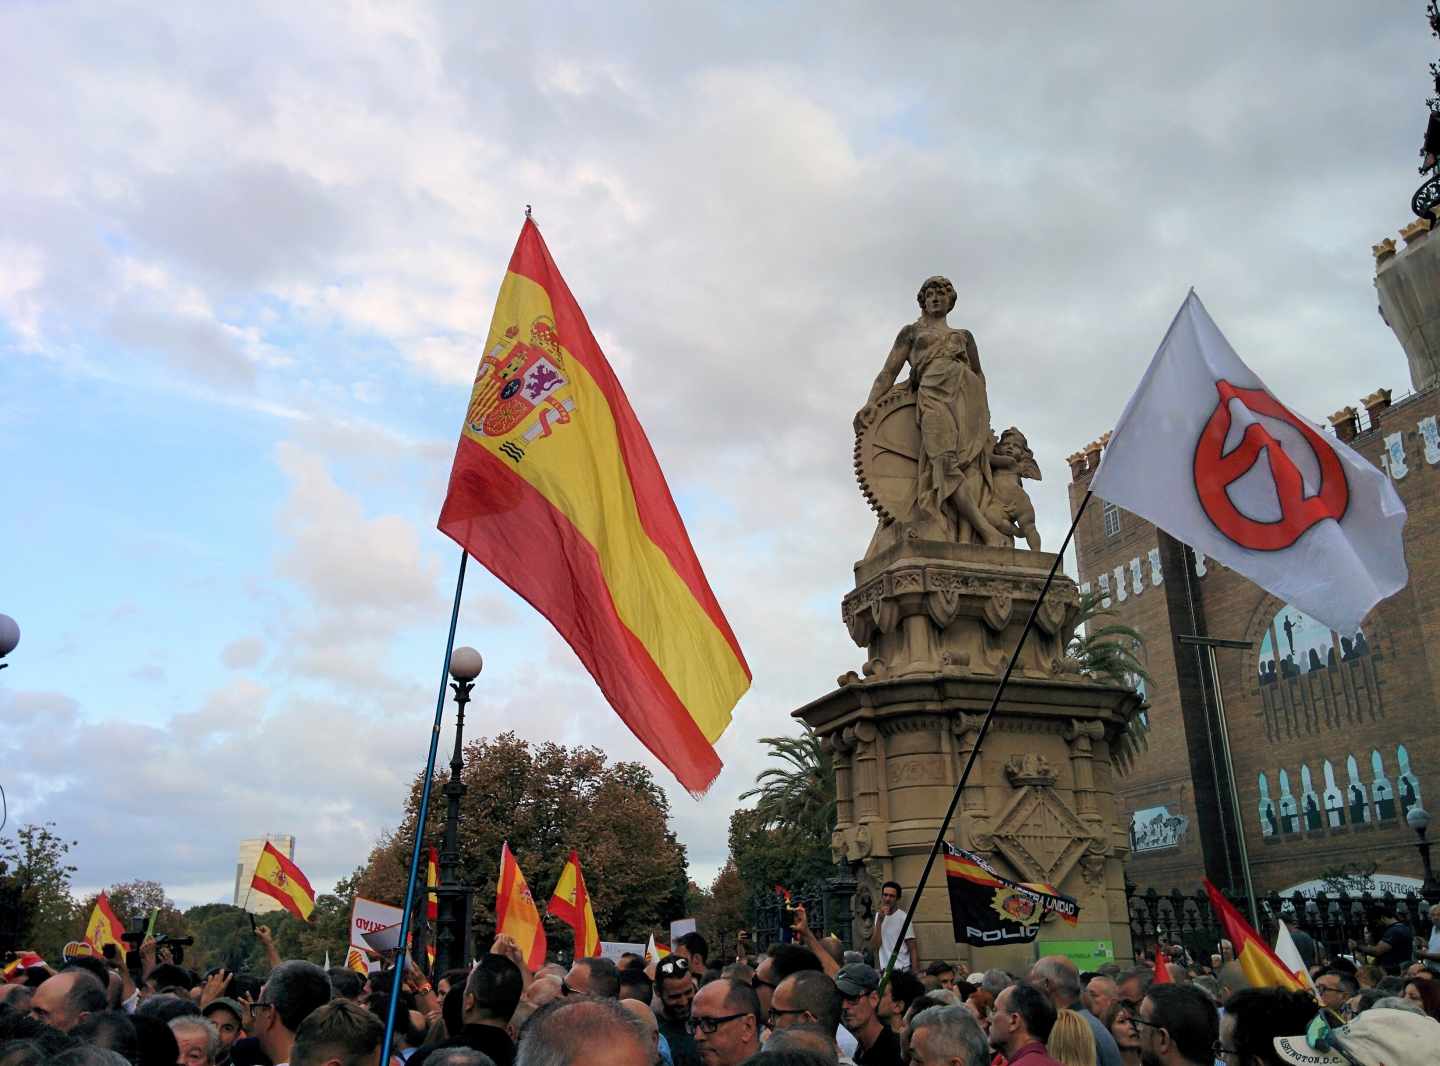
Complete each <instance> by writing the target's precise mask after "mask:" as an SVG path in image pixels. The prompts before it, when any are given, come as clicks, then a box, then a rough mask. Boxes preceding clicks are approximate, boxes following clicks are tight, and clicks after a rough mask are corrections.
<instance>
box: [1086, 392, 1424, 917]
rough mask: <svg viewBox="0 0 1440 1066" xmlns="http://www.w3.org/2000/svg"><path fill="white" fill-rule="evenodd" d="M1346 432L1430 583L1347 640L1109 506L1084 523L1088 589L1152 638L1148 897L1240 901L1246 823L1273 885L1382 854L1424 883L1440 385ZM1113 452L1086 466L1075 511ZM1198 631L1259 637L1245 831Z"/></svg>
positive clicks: (1395, 868) (1245, 776) (1144, 759)
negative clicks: (1381, 480) (1380, 475)
mask: <svg viewBox="0 0 1440 1066" xmlns="http://www.w3.org/2000/svg"><path fill="white" fill-rule="evenodd" d="M1331 422H1332V426H1333V427H1334V431H1335V432H1336V433H1337V435H1338V436H1340V437H1341V438H1342V439H1346V440H1348V441H1349V442H1350V443H1351V445H1352V446H1353V447H1354V448H1356V449H1357V450H1358V451H1359V452H1360V453H1361V454H1362V455H1364V456H1365V457H1366V458H1368V459H1370V460H1371V461H1372V462H1374V463H1375V464H1376V465H1377V466H1379V467H1381V468H1382V469H1384V470H1385V471H1386V472H1387V473H1388V474H1389V475H1390V477H1391V478H1392V479H1393V481H1394V483H1395V487H1396V488H1397V490H1398V491H1399V493H1400V497H1401V499H1403V500H1404V502H1405V506H1406V508H1407V509H1408V511H1409V520H1408V521H1407V523H1406V525H1405V551H1406V558H1407V560H1408V563H1409V569H1410V583H1409V585H1408V586H1407V587H1406V588H1405V589H1403V590H1402V591H1401V592H1399V593H1397V594H1395V595H1394V596H1392V597H1390V598H1389V599H1387V600H1385V601H1384V602H1383V603H1381V604H1380V605H1379V606H1378V607H1376V609H1375V610H1374V611H1372V612H1371V613H1370V615H1369V616H1368V617H1367V618H1366V619H1365V621H1364V623H1363V625H1362V627H1361V629H1360V630H1359V631H1358V632H1356V633H1334V632H1331V631H1330V630H1329V629H1328V628H1326V627H1324V626H1323V625H1321V624H1320V623H1319V622H1316V621H1315V620H1314V619H1311V618H1310V617H1309V616H1307V615H1305V614H1303V613H1302V612H1300V611H1298V610H1296V609H1295V608H1293V607H1291V606H1289V605H1287V604H1285V603H1284V602H1282V601H1281V600H1280V599H1278V598H1276V597H1275V596H1272V595H1270V594H1269V593H1267V592H1265V591H1264V590H1263V589H1261V588H1260V587H1258V586H1257V585H1254V584H1252V583H1251V582H1250V581H1248V580H1246V579H1245V578H1243V577H1240V576H1239V575H1238V574H1235V573H1234V572H1232V571H1230V570H1228V569H1226V568H1225V567H1222V566H1220V565H1219V564H1217V563H1216V562H1214V560H1210V559H1206V558H1205V557H1204V556H1199V557H1197V556H1196V554H1195V553H1194V552H1193V551H1192V550H1191V549H1189V548H1188V547H1186V546H1184V545H1182V544H1180V543H1179V542H1177V541H1176V540H1174V539H1173V538H1171V537H1170V536H1168V535H1167V534H1165V533H1164V532H1162V531H1160V530H1158V529H1156V527H1155V526H1153V525H1151V524H1150V523H1148V522H1146V521H1144V520H1143V519H1141V518H1138V517H1137V516H1135V515H1133V514H1130V513H1129V512H1127V511H1122V510H1119V509H1117V508H1115V507H1114V506H1113V505H1111V504H1108V503H1106V502H1104V501H1102V500H1100V499H1099V498H1098V497H1096V498H1094V499H1092V500H1091V502H1090V505H1089V506H1088V507H1087V509H1086V512H1085V515H1084V518H1083V520H1082V521H1081V523H1080V527H1079V528H1078V529H1077V530H1076V534H1075V544H1076V550H1077V554H1078V565H1079V573H1080V581H1081V582H1082V587H1084V586H1089V587H1091V588H1094V589H1096V590H1098V591H1100V592H1101V593H1102V594H1103V595H1105V596H1107V597H1108V599H1109V601H1110V605H1111V606H1112V607H1113V609H1114V610H1115V612H1116V616H1117V618H1116V620H1118V621H1121V622H1124V623H1126V624H1128V625H1131V626H1133V627H1134V628H1135V629H1137V630H1138V631H1139V632H1140V633H1142V634H1143V635H1144V637H1145V641H1146V645H1145V649H1144V651H1143V653H1142V656H1143V658H1144V660H1145V662H1146V666H1147V671H1148V672H1149V674H1150V675H1151V678H1152V681H1151V683H1150V684H1149V685H1148V686H1147V693H1146V694H1147V696H1148V699H1149V702H1150V709H1149V711H1148V712H1147V714H1148V721H1149V726H1150V731H1149V750H1148V751H1147V752H1145V753H1144V754H1143V755H1142V756H1141V757H1140V758H1139V760H1138V762H1137V765H1136V766H1135V768H1134V770H1133V771H1132V772H1131V773H1130V774H1129V775H1128V776H1127V777H1126V778H1125V779H1124V780H1123V781H1122V782H1121V784H1120V787H1119V789H1117V794H1116V799H1117V802H1118V804H1119V805H1120V808H1121V817H1122V818H1124V819H1126V820H1127V821H1128V822H1129V823H1130V833H1131V847H1132V854H1131V858H1130V860H1129V863H1128V865H1127V875H1128V877H1129V879H1130V880H1131V881H1132V882H1134V884H1135V885H1136V886H1137V887H1138V888H1139V889H1140V890H1142V891H1143V890H1145V889H1148V888H1152V887H1153V888H1155V889H1157V890H1159V891H1162V892H1168V891H1169V890H1171V889H1173V888H1180V889H1182V890H1185V891H1191V890H1193V889H1194V888H1195V887H1196V886H1197V885H1198V883H1199V881H1200V878H1201V876H1202V875H1206V876H1209V877H1210V879H1211V880H1212V881H1214V882H1215V883H1216V884H1218V885H1220V886H1222V887H1228V888H1230V889H1232V890H1235V891H1240V890H1241V888H1242V882H1241V877H1240V864H1239V846H1238V833H1237V831H1238V829H1239V828H1240V827H1243V830H1244V834H1245V842H1246V844H1247V845H1248V850H1249V855H1250V865H1251V870H1252V874H1253V877H1254V881H1255V888H1256V891H1257V892H1270V891H1277V890H1281V889H1287V888H1290V886H1294V885H1297V884H1301V883H1303V882H1306V881H1310V880H1312V879H1316V878H1320V877H1322V876H1323V875H1326V874H1329V873H1333V872H1336V871H1339V870H1341V869H1344V868H1347V867H1348V868H1350V869H1352V870H1353V869H1355V868H1356V867H1365V866H1368V865H1369V864H1372V863H1373V864H1374V865H1375V866H1376V876H1377V878H1379V879H1380V880H1381V883H1382V887H1383V885H1384V883H1385V882H1386V880H1387V879H1389V880H1390V881H1391V882H1392V884H1391V887H1393V888H1394V889H1395V890H1396V891H1401V892H1403V891H1404V890H1405V887H1410V886H1408V885H1404V883H1403V882H1400V883H1396V882H1393V879H1394V878H1395V877H1402V878H1414V879H1417V883H1418V878H1419V877H1420V876H1421V869H1420V860H1419V857H1418V855H1417V853H1416V848H1415V843H1416V838H1415V833H1414V831H1413V830H1411V829H1410V828H1409V827H1408V825H1407V824H1406V822H1405V812H1406V811H1408V810H1409V808H1410V807H1411V806H1413V805H1415V804H1417V803H1419V804H1422V805H1424V804H1425V801H1426V799H1427V798H1428V800H1429V805H1428V807H1427V809H1429V810H1434V809H1435V808H1437V807H1440V716H1437V713H1436V712H1437V707H1440V565H1437V564H1440V429H1437V425H1440V388H1431V389H1428V390H1425V391H1422V392H1419V393H1417V394H1414V395H1410V396H1407V397H1405V398H1404V399H1402V400H1399V401H1396V402H1394V403H1391V401H1390V395H1389V393H1388V392H1386V391H1383V390H1382V391H1381V392H1377V393H1376V394H1374V395H1373V396H1371V397H1368V398H1367V399H1366V401H1365V406H1364V409H1363V410H1361V411H1358V412H1357V411H1356V410H1355V409H1353V408H1345V409H1344V410H1343V411H1341V412H1339V413H1337V414H1336V415H1335V416H1332V419H1331ZM1102 448H1103V443H1102V442H1097V443H1095V444H1092V445H1091V446H1090V447H1089V448H1088V449H1086V451H1084V452H1082V453H1079V454H1077V455H1075V456H1072V457H1071V460H1070V465H1071V475H1072V481H1071V485H1070V502H1071V512H1072V514H1073V513H1074V510H1075V508H1076V507H1077V506H1078V505H1079V502H1080V500H1081V498H1082V497H1083V496H1084V494H1085V491H1086V488H1087V487H1088V484H1089V480H1090V477H1091V475H1092V474H1093V473H1094V471H1095V469H1096V467H1097V466H1098V463H1099V459H1100V456H1101V454H1102ZM1192 633H1193V634H1200V635H1205V636H1210V637H1219V638H1227V639H1236V640H1244V641H1249V642H1250V644H1251V646H1250V648H1249V649H1248V650H1219V651H1217V652H1216V654H1217V656H1218V666H1219V674H1220V696H1221V699H1222V701H1223V705H1224V709H1225V717H1226V721H1227V723H1228V725H1229V734H1230V744H1231V748H1232V754H1233V760H1234V767H1235V776H1236V782H1237V785H1238V791H1239V795H1240V823H1241V826H1240V827H1237V825H1236V824H1235V820H1234V818H1233V815H1232V808H1231V804H1230V800H1229V783H1228V781H1227V779H1226V777H1225V767H1224V761H1223V759H1222V758H1221V749H1220V741H1219V737H1218V735H1217V734H1216V729H1215V724H1216V719H1215V699H1214V694H1213V693H1212V692H1211V691H1210V683H1209V678H1208V668H1207V667H1206V665H1205V663H1204V660H1203V659H1202V658H1201V656H1202V655H1203V654H1204V653H1203V652H1202V651H1200V650H1199V649H1196V648H1195V647H1193V646H1190V645H1184V644H1182V643H1181V642H1180V641H1179V640H1178V639H1177V638H1178V637H1179V636H1180V635H1182V634H1192ZM1432 650H1436V652H1437V654H1436V656H1434V657H1433V658H1432V656H1431V655H1430V652H1431V651H1432ZM1402 886H1403V887H1402Z"/></svg>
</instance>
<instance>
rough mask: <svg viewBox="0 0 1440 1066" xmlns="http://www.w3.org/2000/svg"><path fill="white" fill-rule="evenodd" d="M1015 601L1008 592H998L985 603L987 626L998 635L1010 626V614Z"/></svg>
mask: <svg viewBox="0 0 1440 1066" xmlns="http://www.w3.org/2000/svg"><path fill="white" fill-rule="evenodd" d="M1014 607H1015V601H1014V599H1013V598H1012V597H1011V595H1010V593H1008V592H996V593H993V594H992V595H991V596H990V599H988V600H987V601H986V602H985V624H986V625H987V626H989V627H990V628H991V629H993V630H994V631H995V632H996V633H1000V632H1003V631H1004V629H1005V627H1006V626H1008V625H1009V624H1010V612H1011V611H1012V610H1013V609H1014Z"/></svg>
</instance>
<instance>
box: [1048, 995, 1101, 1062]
mask: <svg viewBox="0 0 1440 1066" xmlns="http://www.w3.org/2000/svg"><path fill="white" fill-rule="evenodd" d="M1045 1050H1046V1051H1047V1052H1049V1054H1050V1057H1051V1058H1052V1059H1054V1060H1055V1061H1056V1062H1058V1063H1061V1064H1062V1066H1095V1058H1096V1054H1097V1052H1096V1049H1095V1034H1094V1033H1092V1032H1091V1031H1090V1025H1089V1023H1088V1022H1086V1021H1085V1019H1084V1018H1082V1017H1080V1015H1078V1014H1076V1013H1075V1012H1074V1011H1073V1010H1071V1009H1070V1008H1068V1007H1062V1008H1061V1009H1060V1010H1058V1011H1056V1012H1055V1024H1054V1025H1053V1026H1052V1027H1051V1029H1050V1039H1049V1040H1047V1041H1045Z"/></svg>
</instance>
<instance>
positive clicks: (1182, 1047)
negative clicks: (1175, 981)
mask: <svg viewBox="0 0 1440 1066" xmlns="http://www.w3.org/2000/svg"><path fill="white" fill-rule="evenodd" d="M1135 1023H1136V1026H1137V1028H1138V1029H1139V1033H1140V1061H1141V1062H1142V1063H1143V1064H1144V1066H1182V1064H1183V1066H1189V1064H1191V1063H1194V1064H1197V1066H1199V1064H1204V1066H1209V1064H1210V1063H1212V1062H1214V1061H1215V1056H1214V1052H1213V1048H1214V1046H1215V1041H1216V1038H1217V1036H1218V1035H1219V1033H1218V1030H1219V1020H1218V1018H1217V1017H1216V1014H1215V1005H1214V1004H1213V1003H1211V1002H1210V999H1209V997H1207V996H1206V995H1205V993H1204V992H1201V991H1200V990H1199V989H1198V988H1192V987H1191V986H1190V985H1151V986H1150V991H1148V992H1146V993H1145V998H1144V999H1143V1000H1142V1001H1141V1002H1140V1009H1139V1010H1138V1011H1137V1012H1136V1015H1135Z"/></svg>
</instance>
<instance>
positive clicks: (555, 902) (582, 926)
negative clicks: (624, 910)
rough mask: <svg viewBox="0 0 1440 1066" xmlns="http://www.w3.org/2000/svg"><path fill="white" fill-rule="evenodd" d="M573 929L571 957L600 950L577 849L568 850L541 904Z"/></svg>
mask: <svg viewBox="0 0 1440 1066" xmlns="http://www.w3.org/2000/svg"><path fill="white" fill-rule="evenodd" d="M545 909H546V910H548V911H549V912H550V913H551V914H553V915H554V916H555V917H557V918H559V919H560V920H561V921H562V922H564V923H565V924H566V925H568V926H569V927H570V928H571V929H573V930H575V957H576V958H577V959H588V958H592V957H594V956H596V955H599V954H600V931H599V929H598V928H596V925H595V910H594V908H592V907H591V906H590V893H589V892H587V891H586V890H585V875H584V874H583V873H581V872H580V853H579V852H576V851H572V852H571V853H570V858H568V859H566V860H565V868H564V869H563V870H561V871H560V880H559V881H557V882H556V883H555V894H554V895H553V896H551V897H550V904H549V906H548V907H546V908H545Z"/></svg>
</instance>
